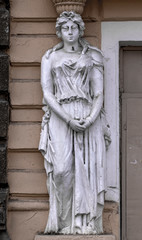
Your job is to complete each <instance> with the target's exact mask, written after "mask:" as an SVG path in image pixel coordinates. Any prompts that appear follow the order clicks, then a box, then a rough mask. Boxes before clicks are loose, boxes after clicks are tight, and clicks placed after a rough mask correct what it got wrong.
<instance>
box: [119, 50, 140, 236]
mask: <svg viewBox="0 0 142 240" xmlns="http://www.w3.org/2000/svg"><path fill="white" fill-rule="evenodd" d="M120 101H121V129H122V131H121V170H122V171H121V173H122V175H121V190H122V191H121V192H122V198H121V199H122V208H121V209H122V214H121V216H122V240H142V48H128V47H127V48H126V47H125V48H122V49H121V58H120Z"/></svg>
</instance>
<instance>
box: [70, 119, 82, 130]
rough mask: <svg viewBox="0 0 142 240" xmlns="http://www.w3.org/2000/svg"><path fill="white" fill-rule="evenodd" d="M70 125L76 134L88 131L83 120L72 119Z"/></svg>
mask: <svg viewBox="0 0 142 240" xmlns="http://www.w3.org/2000/svg"><path fill="white" fill-rule="evenodd" d="M69 125H70V127H71V128H72V129H73V130H74V131H75V132H83V131H85V129H86V127H85V126H84V124H83V123H82V120H76V119H72V120H70V122H69Z"/></svg>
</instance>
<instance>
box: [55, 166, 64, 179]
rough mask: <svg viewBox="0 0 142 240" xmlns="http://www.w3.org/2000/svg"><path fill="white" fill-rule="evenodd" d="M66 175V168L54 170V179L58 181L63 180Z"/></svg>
mask: <svg viewBox="0 0 142 240" xmlns="http://www.w3.org/2000/svg"><path fill="white" fill-rule="evenodd" d="M64 175H65V170H64V168H61V167H59V168H58V169H55V170H54V177H55V178H56V179H61V178H63V176H64Z"/></svg>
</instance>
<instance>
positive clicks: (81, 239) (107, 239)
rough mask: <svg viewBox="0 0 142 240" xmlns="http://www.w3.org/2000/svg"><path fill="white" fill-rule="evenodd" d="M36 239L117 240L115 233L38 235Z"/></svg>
mask: <svg viewBox="0 0 142 240" xmlns="http://www.w3.org/2000/svg"><path fill="white" fill-rule="evenodd" d="M34 240H116V238H115V236H114V235H97V236H96V235H36V236H35V239H34Z"/></svg>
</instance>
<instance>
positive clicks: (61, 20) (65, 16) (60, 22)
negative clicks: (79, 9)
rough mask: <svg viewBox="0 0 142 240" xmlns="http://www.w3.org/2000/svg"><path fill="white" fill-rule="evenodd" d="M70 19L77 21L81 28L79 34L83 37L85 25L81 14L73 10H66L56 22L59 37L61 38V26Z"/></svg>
mask: <svg viewBox="0 0 142 240" xmlns="http://www.w3.org/2000/svg"><path fill="white" fill-rule="evenodd" d="M69 20H71V21H72V22H74V23H76V24H77V25H78V28H79V35H80V37H82V36H83V35H84V29H85V25H84V22H83V20H82V18H81V16H80V15H79V14H77V13H75V12H73V11H70V12H67V11H64V12H63V13H61V14H60V17H59V18H57V22H56V34H57V36H58V38H61V27H62V25H63V24H65V23H67V22H68V21H69Z"/></svg>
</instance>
